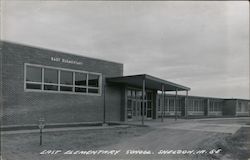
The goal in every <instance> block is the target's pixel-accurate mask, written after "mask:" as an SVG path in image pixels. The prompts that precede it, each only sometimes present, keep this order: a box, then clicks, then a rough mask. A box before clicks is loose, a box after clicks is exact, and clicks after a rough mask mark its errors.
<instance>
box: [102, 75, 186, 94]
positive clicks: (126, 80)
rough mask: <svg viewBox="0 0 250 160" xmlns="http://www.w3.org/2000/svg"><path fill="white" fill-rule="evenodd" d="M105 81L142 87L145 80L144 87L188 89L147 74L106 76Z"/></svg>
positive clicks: (170, 89) (169, 89) (166, 89)
mask: <svg viewBox="0 0 250 160" xmlns="http://www.w3.org/2000/svg"><path fill="white" fill-rule="evenodd" d="M106 80H107V82H111V83H118V84H124V85H129V86H134V87H138V88H141V87H143V83H142V82H143V81H145V88H148V89H153V90H162V88H163V87H164V90H165V91H189V90H190V88H188V87H185V86H182V85H179V84H176V83H173V82H169V81H166V80H163V79H160V78H157V77H153V76H150V75H147V74H139V75H132V76H122V77H112V78H107V79H106Z"/></svg>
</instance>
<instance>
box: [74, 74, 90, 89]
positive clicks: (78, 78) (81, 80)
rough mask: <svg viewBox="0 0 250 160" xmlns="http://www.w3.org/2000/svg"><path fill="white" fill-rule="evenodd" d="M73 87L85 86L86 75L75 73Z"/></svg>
mask: <svg viewBox="0 0 250 160" xmlns="http://www.w3.org/2000/svg"><path fill="white" fill-rule="evenodd" d="M75 85H77V86H86V85H87V74H86V73H75Z"/></svg>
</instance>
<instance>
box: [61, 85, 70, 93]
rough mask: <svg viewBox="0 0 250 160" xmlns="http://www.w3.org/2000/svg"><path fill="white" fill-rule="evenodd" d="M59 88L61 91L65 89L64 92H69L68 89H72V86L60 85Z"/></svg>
mask: <svg viewBox="0 0 250 160" xmlns="http://www.w3.org/2000/svg"><path fill="white" fill-rule="evenodd" d="M60 90H61V91H66V92H70V91H72V87H67V86H61V87H60Z"/></svg>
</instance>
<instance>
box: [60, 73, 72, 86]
mask: <svg viewBox="0 0 250 160" xmlns="http://www.w3.org/2000/svg"><path fill="white" fill-rule="evenodd" d="M60 83H61V84H65V85H72V84H73V72H69V71H61V76H60Z"/></svg>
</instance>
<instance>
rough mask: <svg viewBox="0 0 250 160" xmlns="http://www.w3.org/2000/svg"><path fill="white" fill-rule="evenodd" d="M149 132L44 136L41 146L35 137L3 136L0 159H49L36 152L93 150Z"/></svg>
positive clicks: (131, 130) (128, 129)
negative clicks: (0, 157) (1, 157)
mask: <svg viewBox="0 0 250 160" xmlns="http://www.w3.org/2000/svg"><path fill="white" fill-rule="evenodd" d="M150 131H151V129H150V128H148V127H135V126H130V127H126V128H109V129H95V130H78V131H60V132H47V133H44V136H43V145H42V146H39V133H26V134H12V135H3V136H2V139H3V142H2V144H3V145H2V149H3V158H4V160H24V159H25V160H38V159H49V158H48V155H47V157H45V155H40V152H42V151H43V150H63V151H67V150H97V149H99V148H102V147H106V146H109V145H112V144H116V143H119V142H120V141H121V140H122V141H124V140H126V138H130V137H135V136H140V135H142V134H146V133H148V132H150ZM50 158H51V159H60V160H61V159H63V158H65V157H62V155H58V156H57V155H56V156H55V155H53V156H50ZM71 158H72V157H71ZM67 159H70V158H69V157H68V158H67Z"/></svg>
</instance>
